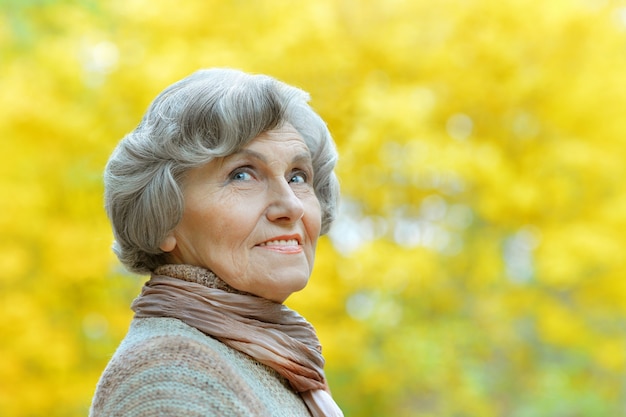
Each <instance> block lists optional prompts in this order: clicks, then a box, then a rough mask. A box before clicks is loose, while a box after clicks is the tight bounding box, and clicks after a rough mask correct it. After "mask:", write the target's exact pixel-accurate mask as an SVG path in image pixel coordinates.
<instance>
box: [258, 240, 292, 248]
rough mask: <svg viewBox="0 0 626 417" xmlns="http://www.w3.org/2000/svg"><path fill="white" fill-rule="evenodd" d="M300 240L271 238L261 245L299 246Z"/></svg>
mask: <svg viewBox="0 0 626 417" xmlns="http://www.w3.org/2000/svg"><path fill="white" fill-rule="evenodd" d="M297 245H298V241H297V240H296V239H290V240H269V241H267V242H264V243H261V244H260V245H259V246H297Z"/></svg>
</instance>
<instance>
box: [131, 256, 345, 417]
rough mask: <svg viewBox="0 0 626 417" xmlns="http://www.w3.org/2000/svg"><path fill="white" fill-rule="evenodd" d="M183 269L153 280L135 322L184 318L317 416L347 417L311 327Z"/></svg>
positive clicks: (279, 306)
mask: <svg viewBox="0 0 626 417" xmlns="http://www.w3.org/2000/svg"><path fill="white" fill-rule="evenodd" d="M180 267H181V268H184V267H186V269H185V270H184V271H185V272H186V274H183V275H182V276H180V277H176V278H174V277H171V276H166V275H158V274H153V275H152V277H151V278H150V280H149V281H148V282H147V283H146V284H145V285H144V287H143V289H142V291H141V294H140V295H139V296H138V297H137V298H136V299H135V300H134V301H133V304H132V306H131V308H132V310H133V311H134V312H135V317H137V318H148V317H171V318H176V319H179V320H181V321H182V322H184V323H186V324H187V325H189V326H191V327H194V328H196V329H198V330H200V331H201V332H203V333H204V334H207V335H209V336H212V337H214V338H216V339H217V340H219V341H220V342H222V343H224V344H226V345H227V346H230V347H232V348H234V349H236V350H238V351H240V352H243V353H246V354H248V355H249V356H251V357H252V358H254V359H256V360H257V361H259V362H261V363H263V364H265V365H267V366H270V367H271V368H273V369H274V370H276V371H277V372H278V373H279V374H280V375H282V376H283V377H285V378H286V379H287V380H288V381H289V383H290V385H291V386H292V388H293V389H294V390H295V391H296V392H298V393H300V396H301V397H302V398H303V400H304V402H305V403H306V405H307V407H308V409H309V411H310V412H311V414H312V415H313V416H314V417H322V416H332V417H335V416H343V413H342V412H341V410H340V409H339V407H338V406H337V404H336V403H335V401H334V400H333V399H332V397H331V395H330V390H329V388H328V385H327V383H326V379H325V376H324V358H323V357H322V353H321V346H320V343H319V340H318V338H317V335H316V333H315V329H314V328H313V326H311V324H310V323H309V322H307V321H306V320H305V319H304V318H303V317H302V316H301V315H299V314H298V313H297V312H295V311H293V310H291V309H289V308H288V307H286V306H284V305H283V304H279V303H276V302H274V301H270V300H266V299H264V298H261V297H257V296H254V295H251V294H246V293H241V292H238V291H236V290H233V291H225V290H224V288H212V287H210V286H207V285H206V282H203V281H202V280H200V282H202V283H199V282H192V280H190V279H188V278H189V273H188V272H189V270H190V268H192V269H191V270H192V271H194V270H195V269H197V270H198V271H197V272H198V273H199V274H200V275H203V276H206V274H207V273H209V274H211V275H212V273H210V271H207V270H205V269H203V268H196V267H189V266H183V265H181V266H180ZM156 272H159V270H157V271H156ZM168 275H171V274H168ZM181 278H182V279H181ZM213 278H215V276H213ZM217 280H218V281H219V282H221V284H222V286H226V287H227V285H226V284H224V283H223V281H220V280H219V278H217ZM196 281H198V280H196Z"/></svg>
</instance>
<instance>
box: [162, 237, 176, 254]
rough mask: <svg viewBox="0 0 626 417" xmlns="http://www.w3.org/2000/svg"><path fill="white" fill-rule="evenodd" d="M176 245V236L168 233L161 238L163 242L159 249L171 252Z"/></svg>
mask: <svg viewBox="0 0 626 417" xmlns="http://www.w3.org/2000/svg"><path fill="white" fill-rule="evenodd" d="M175 247H176V237H174V235H173V234H171V233H170V234H169V235H167V236H166V237H165V239H163V242H161V244H160V245H159V249H161V250H162V251H163V252H171V251H173V250H174V248H175Z"/></svg>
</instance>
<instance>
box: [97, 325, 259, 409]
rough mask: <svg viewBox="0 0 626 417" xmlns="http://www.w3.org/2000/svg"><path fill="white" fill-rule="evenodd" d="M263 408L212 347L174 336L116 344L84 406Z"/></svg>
mask: <svg viewBox="0 0 626 417" xmlns="http://www.w3.org/2000/svg"><path fill="white" fill-rule="evenodd" d="M268 414H269V413H268V412H267V411H266V410H265V409H264V405H263V404H262V403H261V402H260V401H259V400H258V398H257V397H256V396H255V395H254V392H251V390H250V388H249V386H247V385H246V383H245V381H242V380H241V378H240V377H237V376H236V375H235V374H233V372H232V370H231V369H230V368H229V365H228V361H225V360H224V358H222V357H221V356H220V354H219V353H218V352H216V351H214V350H212V349H211V348H210V346H207V345H206V344H202V343H198V342H197V341H194V340H191V339H186V338H184V337H179V336H161V337H156V338H149V339H147V340H144V341H142V342H140V343H136V344H132V345H129V346H126V347H125V348H124V349H121V350H118V352H117V353H116V355H115V356H114V358H113V359H112V360H111V362H110V363H109V365H108V366H107V368H106V369H105V371H104V373H103V375H102V377H101V379H100V382H99V383H98V386H97V389H96V394H95V396H94V399H93V403H92V407H91V412H90V416H92V417H101V416H106V417H113V416H124V417H152V416H181V417H186V416H224V417H240V416H241V417H244V416H246V417H248V416H265V415H268Z"/></svg>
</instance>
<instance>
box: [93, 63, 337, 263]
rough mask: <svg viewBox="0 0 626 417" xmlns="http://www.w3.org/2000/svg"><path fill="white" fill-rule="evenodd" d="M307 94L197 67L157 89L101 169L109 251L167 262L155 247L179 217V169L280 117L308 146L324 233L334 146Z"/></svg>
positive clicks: (332, 205)
mask: <svg viewBox="0 0 626 417" xmlns="http://www.w3.org/2000/svg"><path fill="white" fill-rule="evenodd" d="M308 101H309V95H308V94H307V93H305V92H304V91H302V90H300V89H298V88H295V87H292V86H289V85H287V84H285V83H282V82H280V81H278V80H276V79H274V78H271V77H269V76H265V75H250V74H246V73H244V72H241V71H237V70H232V69H209V70H200V71H197V72H195V73H193V74H191V75H190V76H188V77H187V78H184V79H182V80H180V81H178V82H176V83H174V84H172V85H171V86H169V87H167V88H166V89H165V90H163V91H162V92H161V93H160V94H159V95H158V96H157V97H156V98H155V99H154V101H153V102H152V104H151V105H150V106H149V108H148V110H147V112H146V114H145V115H144V117H143V119H142V120H141V122H140V123H139V125H138V126H137V128H135V130H133V131H132V132H130V133H129V134H128V135H126V136H125V137H124V138H123V139H122V140H121V141H120V143H119V144H118V145H117V147H116V148H115V150H114V151H113V153H112V155H111V157H110V158H109V161H108V163H107V165H106V168H105V172H104V185H105V192H104V200H105V208H106V211H107V215H108V217H109V220H110V221H111V225H112V228H113V234H114V237H115V242H114V244H113V251H114V252H115V254H116V255H117V257H118V258H119V260H120V261H121V262H122V264H124V266H126V268H127V269H128V270H130V271H131V272H136V273H140V274H143V273H148V272H150V271H152V270H154V269H155V268H156V267H157V266H159V265H162V264H164V263H166V254H165V253H164V252H163V251H162V250H161V249H160V248H159V246H160V245H161V243H162V242H163V240H164V239H165V237H166V236H167V234H168V233H169V232H171V231H172V230H173V229H174V228H175V227H176V225H177V224H178V223H179V222H180V220H181V219H182V215H183V209H184V198H183V191H182V179H183V177H184V174H185V172H186V171H188V170H189V169H191V168H194V167H198V166H200V165H202V164H205V163H207V162H209V161H210V160H212V159H213V158H216V157H223V156H227V155H230V154H232V153H234V152H236V151H238V150H239V149H241V148H242V147H243V146H245V145H246V144H247V143H248V142H250V141H251V140H252V139H254V138H255V137H257V136H258V135H259V134H261V133H263V132H265V131H268V130H271V129H274V128H277V127H280V126H281V124H282V123H285V122H288V123H290V124H291V125H293V126H294V127H295V129H296V130H297V131H298V132H299V133H300V134H301V135H302V137H303V138H304V140H305V142H306V145H307V146H308V148H309V151H310V153H311V157H312V161H313V169H314V174H315V175H314V183H313V187H314V189H315V193H316V195H317V198H318V200H319V202H320V205H321V209H322V229H321V232H322V234H324V233H327V232H328V229H329V228H330V225H331V223H332V222H333V220H334V219H335V216H336V211H337V200H338V194H339V185H338V181H337V178H336V176H335V173H334V167H335V163H336V161H337V151H336V149H335V144H334V142H333V139H332V137H331V135H330V132H329V131H328V128H327V127H326V124H325V123H324V121H323V120H322V119H321V118H320V116H319V115H317V113H315V111H313V109H312V108H311V107H310V106H309V105H308Z"/></svg>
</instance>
